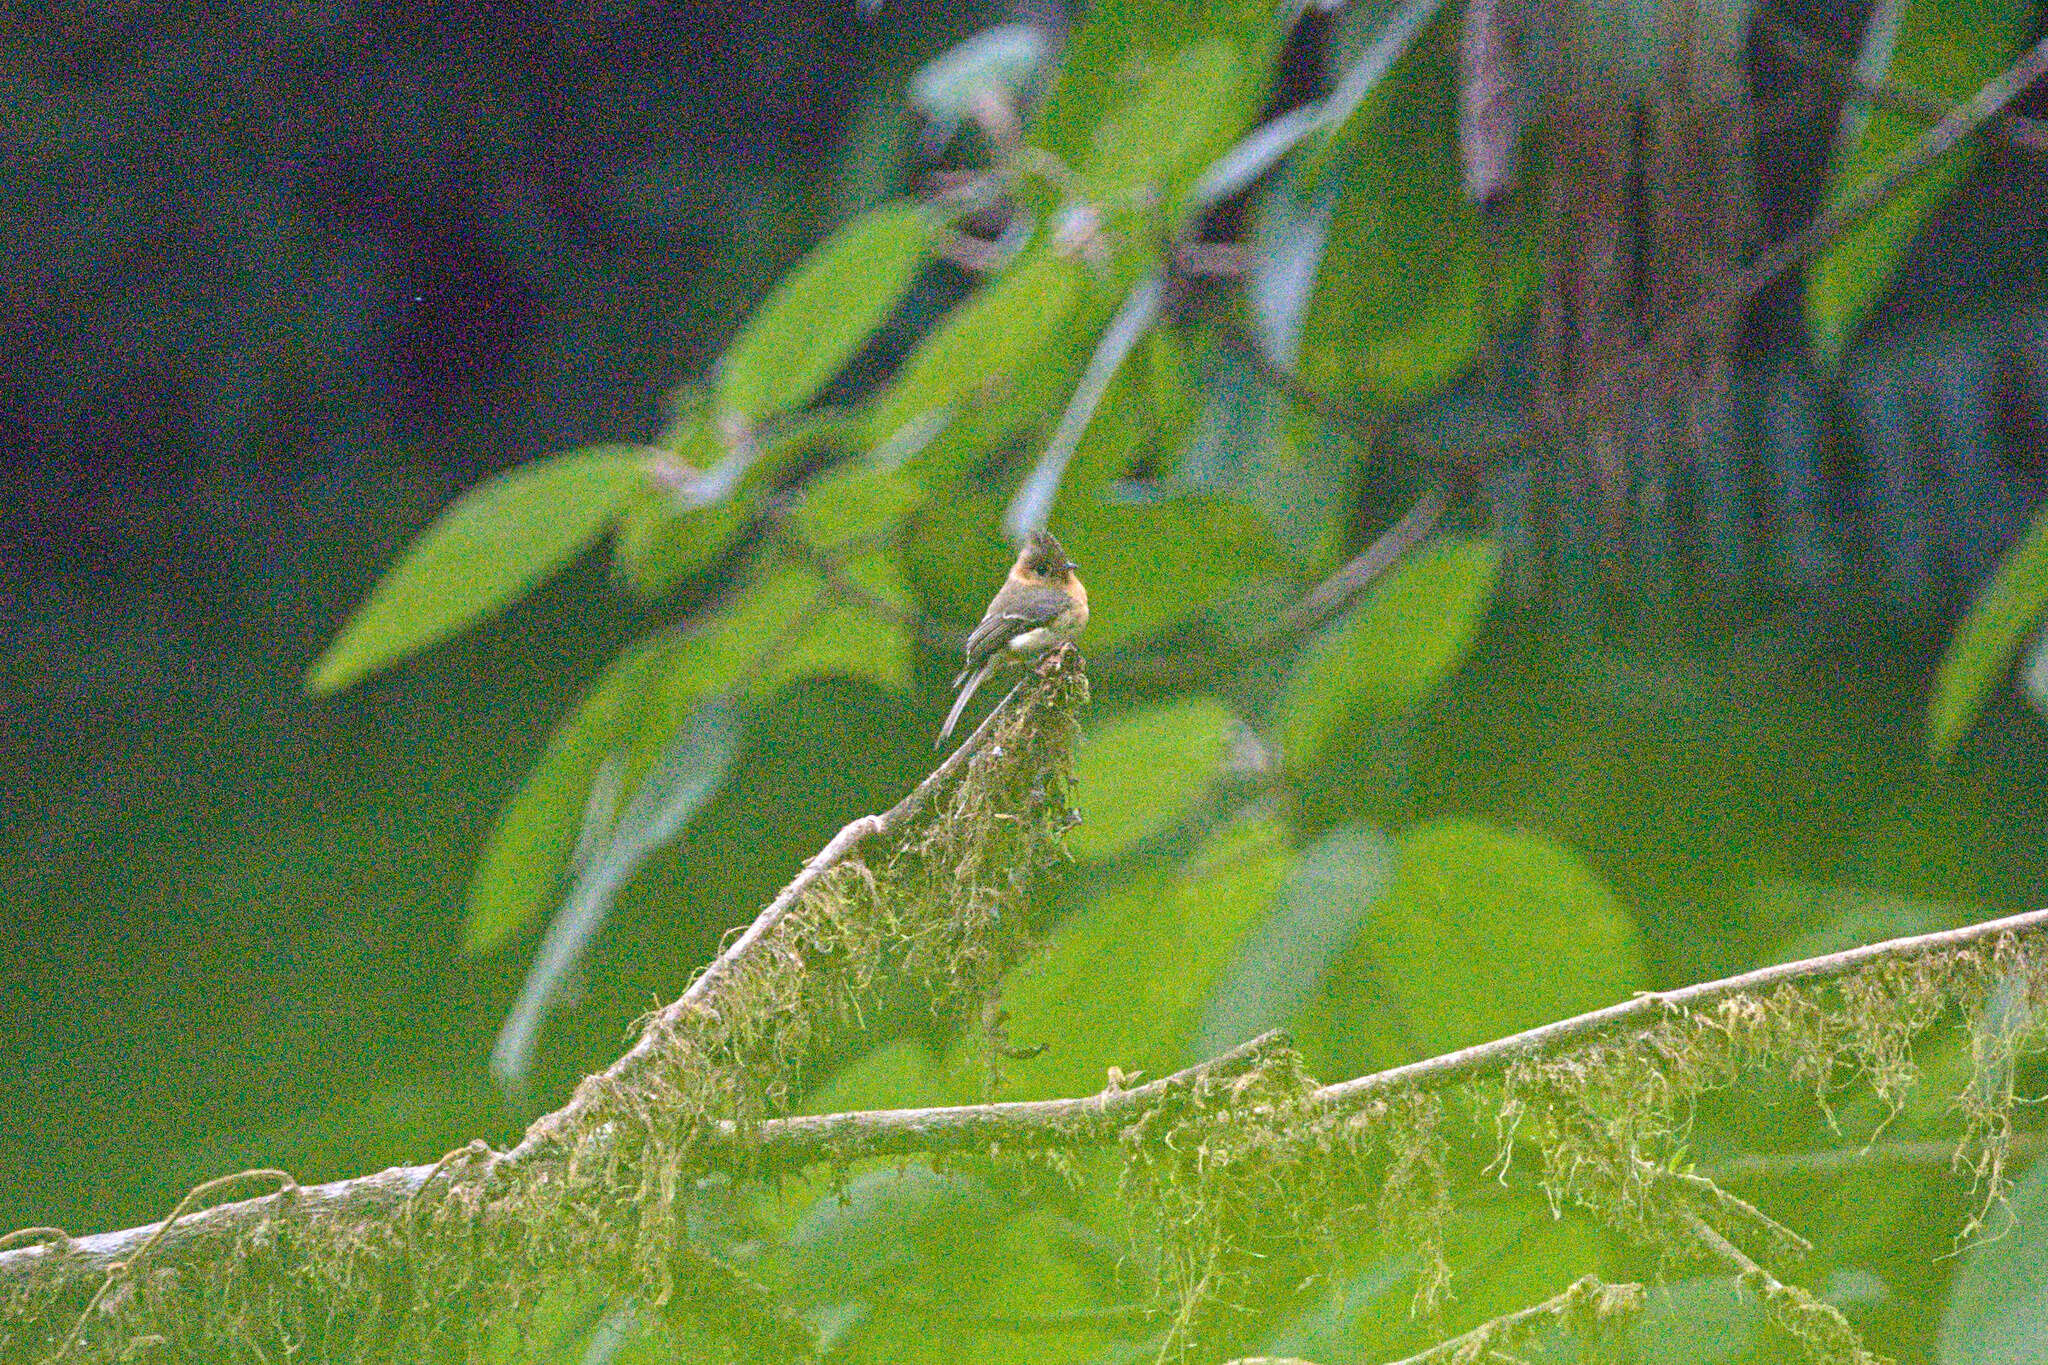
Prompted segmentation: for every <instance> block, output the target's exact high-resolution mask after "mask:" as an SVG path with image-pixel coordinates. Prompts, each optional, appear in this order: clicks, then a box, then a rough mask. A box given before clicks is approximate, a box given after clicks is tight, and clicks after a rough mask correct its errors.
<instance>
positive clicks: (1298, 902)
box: [1193, 824, 1400, 1056]
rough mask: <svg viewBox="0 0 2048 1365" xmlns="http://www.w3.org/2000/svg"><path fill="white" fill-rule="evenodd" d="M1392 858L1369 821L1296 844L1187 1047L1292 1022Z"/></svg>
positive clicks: (1225, 1044) (1355, 928)
mask: <svg viewBox="0 0 2048 1365" xmlns="http://www.w3.org/2000/svg"><path fill="white" fill-rule="evenodd" d="M1399 861H1400V851H1399V849H1398V848H1397V847H1396V846H1395V844H1394V841H1393V839H1392V838H1391V837H1389V836H1388V834H1387V833H1386V831H1384V830H1381V829H1375V828H1373V827H1372V826H1370V825H1362V824H1348V825H1339V826H1338V827H1337V828H1335V829H1333V830H1331V831H1330V832H1329V833H1328V834H1325V835H1324V836H1323V837H1322V838H1320V839H1318V840H1316V841H1315V842H1314V843H1313V844H1310V845H1309V846H1308V847H1307V848H1305V849H1303V850H1302V851H1301V856H1300V857H1299V858H1297V859H1295V861H1294V866H1293V867H1292V868H1290V869H1288V872H1287V880H1286V881H1285V882H1283V883H1282V884H1281V886H1280V890H1279V893H1278V894H1277V895H1275V896H1274V897H1273V903H1272V906H1271V907H1270V908H1269V909H1268V910H1267V912H1266V915H1265V918H1264V919H1263V920H1261V921H1260V922H1259V925H1258V927H1257V928H1255V929H1254V930H1252V932H1251V933H1249V934H1247V935H1246V936H1245V940H1244V943H1243V945H1242V947H1241V948H1240V949H1239V950H1238V954H1237V957H1236V960H1235V961H1233V962H1232V963H1231V965H1230V970H1229V971H1228V972H1226V973H1224V975H1223V976H1222V978H1221V979H1220V980H1219V981H1218V982H1217V984H1216V990H1215V993H1214V994H1213V995H1212V996H1211V997H1210V998H1209V1007H1208V1014H1207V1016H1206V1017H1205V1018H1204V1019H1203V1021H1202V1029H1201V1032H1200V1033H1199V1034H1197V1035H1196V1038H1195V1045H1194V1048H1193V1051H1194V1052H1195V1053H1197V1054H1199V1055H1201V1056H1214V1055H1215V1054H1217V1053H1219V1052H1222V1051H1224V1050H1226V1049H1228V1048H1233V1047H1236V1046H1237V1045H1238V1044H1239V1043H1242V1042H1243V1041H1244V1040H1245V1039H1247V1038H1254V1037H1257V1036H1258V1035H1259V1034H1261V1033H1263V1032H1265V1031H1266V1030H1267V1029H1271V1028H1280V1027H1283V1026H1285V1025H1287V1024H1289V1023H1291V1022H1292V1021H1293V1020H1294V1017H1295V1016H1296V1015H1297V1014H1299V1013H1300V1012H1301V1011H1302V1009H1303V1008H1304V1007H1306V1006H1307V1004H1308V1002H1309V1000H1310V999H1311V998H1313V997H1314V995H1315V993H1316V986H1317V983H1318V982H1320V981H1321V980H1322V979H1323V977H1324V976H1325V975H1326V974H1327V973H1329V971H1330V970H1331V969H1332V968H1333V967H1334V966H1335V965H1336V963H1337V962H1339V961H1340V960H1341V959H1342V958H1343V957H1344V955H1345V953H1346V952H1347V951H1349V949H1350V947H1351V944H1352V940H1353V939H1354V938H1355V937H1356V936H1357V935H1358V933H1359V931H1360V929H1361V927H1362V926H1363V925H1364V924H1365V922H1366V918H1367V916H1368V915H1370V914H1371V913H1372V909H1373V907H1374V906H1375V905H1377V904H1378V903H1379V900H1380V898H1381V897H1382V896H1384V895H1385V894H1386V893H1387V888H1388V887H1390V886H1392V885H1393V882H1394V869H1395V867H1396V866H1397V865H1398V863H1399Z"/></svg>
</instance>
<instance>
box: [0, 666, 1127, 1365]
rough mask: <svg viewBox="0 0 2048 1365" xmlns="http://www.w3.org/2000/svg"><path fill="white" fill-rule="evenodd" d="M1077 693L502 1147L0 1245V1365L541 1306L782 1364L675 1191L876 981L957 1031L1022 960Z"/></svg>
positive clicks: (777, 1336)
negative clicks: (675, 1327) (653, 1317)
mask: <svg viewBox="0 0 2048 1365" xmlns="http://www.w3.org/2000/svg"><path fill="white" fill-rule="evenodd" d="M1087 693H1088V686H1087V678H1086V675H1085V673H1084V671H1083V669H1082V666H1081V661H1080V655H1079V654H1078V652H1076V651H1075V650H1073V649H1072V648H1071V647H1067V648H1063V649H1060V650H1058V651H1055V652H1054V653H1052V654H1051V655H1049V656H1048V657H1046V658H1045V659H1044V660H1042V661H1041V662H1040V663H1039V665H1038V666H1037V668H1036V669H1035V671H1034V672H1033V673H1032V674H1031V675H1028V676H1027V677H1026V678H1025V680H1024V681H1023V682H1021V683H1020V684H1018V686H1017V687H1016V688H1015V689H1013V690H1012V691H1011V693H1010V694H1009V695H1008V696H1007V697H1005V698H1004V699H1003V700H1002V701H1001V702H1000V703H998V704H997V706H996V707H995V709H994V710H993V711H992V712H991V714H990V715H989V717H988V719H987V720H986V721H984V722H983V723H982V725H981V726H980V727H978V728H977V729H976V730H975V732H974V733H973V734H972V735H971V736H970V737H969V738H968V739H967V740H966V741H965V742H964V743H962V744H961V746H960V747H959V749H958V750H957V751H956V752H955V753H954V754H953V755H951V756H950V757H949V758H947V759H946V761H945V762H943V763H942V764H940V765H939V767H938V768H937V769H936V770H935V771H934V772H933V773H932V774H931V775H930V776H928V777H927V778H926V779H925V780H924V781H922V782H920V783H919V784H918V786H917V787H916V789H915V790H913V791H912V792H911V793H910V794H909V795H908V796H906V797H905V798H904V799H903V800H902V801H900V802H898V803H897V804H896V805H895V806H894V807H892V808H891V809H889V810H888V811H886V812H883V813H882V814H880V815H873V816H864V817H862V818H860V819H858V820H855V821H852V822H851V823H849V824H848V825H847V826H846V827H845V828H844V829H842V830H841V831H840V832H839V833H838V835H836V836H835V837H834V838H833V839H832V840H831V841H830V842H829V843H828V844H827V845H826V847H825V848H824V849H823V850H821V851H820V852H819V853H818V855H817V856H816V857H814V858H812V859H811V860H810V861H809V862H808V863H807V864H806V865H805V866H804V868H803V870H802V871H801V872H800V873H799V874H798V876H797V877H796V878H795V880H793V881H792V882H791V883H790V884H789V886H787V887H786V888H784V890H783V891H782V892H781V893H780V894H779V895H778V896H776V898H775V899H774V900H773V901H772V902H771V903H770V904H769V905H768V906H767V907H766V908H765V909H764V910H763V911H762V912H761V913H760V914H759V915H758V916H757V917H756V918H755V920H754V921H753V923H752V924H750V925H749V926H748V927H747V928H746V929H745V930H744V931H742V932H741V933H740V934H739V935H738V936H737V937H736V938H735V939H734V940H733V942H732V943H731V944H730V945H729V946H727V947H726V948H725V949H724V950H723V951H722V952H720V954H719V955H718V956H717V958H716V959H714V961H713V962H712V963H711V964H710V965H709V966H708V967H706V968H705V969H704V971H703V972H702V973H700V974H699V976H698V977H697V978H696V980H695V981H694V982H692V984H691V985H690V987H689V988H688V989H687V990H686V991H685V992H684V993H683V995H682V996H681V997H680V998H679V999H678V1000H677V1001H676V1002H674V1003H673V1004H671V1005H669V1006H666V1007H664V1008H662V1009H660V1010H657V1011H656V1012H655V1013H653V1014H652V1015H650V1016H648V1017H647V1018H646V1019H645V1020H643V1021H642V1026H641V1030H640V1035H639V1037H638V1039H637V1041H636V1042H635V1043H634V1044H633V1046H632V1047H631V1048H630V1049H629V1050H628V1051H627V1052H626V1053H625V1054H624V1055H623V1056H621V1057H620V1058H619V1059H618V1061H616V1062H615V1063H613V1064H612V1065H611V1066H610V1067H608V1068H606V1069H605V1070H604V1071H603V1072H601V1073H598V1074H597V1075H594V1076H590V1077H587V1078H586V1079H585V1080H584V1081H583V1082H582V1083H581V1084H580V1085H579V1086H578V1087H577V1089H576V1092H575V1094H574V1096H573V1097H572V1098H571V1100H570V1101H569V1103H568V1104H567V1105H565V1106H564V1107H563V1108H561V1109H560V1110H557V1111H556V1112H554V1113H552V1114H549V1115H547V1116H545V1117H543V1118H542V1119H540V1120H538V1121H537V1122H535V1123H534V1124H533V1125H532V1126H531V1127H530V1128H529V1129H528V1131H527V1133H526V1135H525V1136H524V1137H523V1138H522V1139H521V1141H520V1142H519V1143H518V1144H517V1145H515V1146H514V1147H513V1148H512V1149H511V1150H509V1151H507V1152H503V1153H500V1152H496V1151H494V1150H492V1149H491V1148H490V1146H489V1145H488V1144H486V1143H483V1142H481V1141H478V1142H474V1143H471V1144H470V1145H469V1146H467V1147H464V1148H459V1149H457V1150H455V1151H452V1152H450V1153H448V1154H447V1155H446V1156H444V1157H443V1158H442V1159H441V1160H440V1161H438V1162H435V1163H432V1164H430V1165H423V1166H413V1167H394V1168H391V1169H389V1170H385V1171H381V1172H378V1173H376V1174H374V1175H369V1176H362V1177H358V1178H354V1179H349V1180H340V1181H334V1182H331V1183H329V1184H325V1185H319V1186H312V1187H300V1186H298V1185H296V1184H294V1183H290V1181H289V1177H285V1183H284V1186H283V1188H282V1189H280V1190H279V1192H278V1193H276V1194H273V1195H269V1196H266V1197H264V1198H260V1199H243V1200H236V1201H234V1202H230V1203H224V1204H219V1205H216V1206H214V1207H210V1208H208V1207H201V1206H202V1205H203V1204H204V1202H205V1199H206V1198H207V1197H211V1196H212V1195H213V1194H216V1193H225V1192H226V1191H225V1190H221V1189H217V1186H218V1182H210V1183H209V1185H208V1186H206V1187H202V1190H203V1192H202V1191H195V1192H194V1195H193V1196H191V1197H188V1200H187V1201H186V1202H185V1203H182V1204H181V1205H180V1207H179V1209H178V1210H177V1211H176V1213H174V1214H173V1216H172V1217H171V1218H169V1219H166V1220H164V1221H163V1222H160V1223H156V1224H152V1225H150V1226H148V1227H143V1228H135V1229H129V1230H126V1231H122V1232H113V1233H102V1234H98V1235H94V1236H90V1237H82V1238H71V1237H69V1236H67V1235H65V1234H64V1233H63V1232H61V1231H60V1230H56V1229H37V1230H34V1231H33V1235H32V1240H31V1238H30V1237H19V1238H14V1239H9V1241H8V1242H0V1358H6V1359H35V1360H45V1361H52V1360H64V1361H77V1360H81V1359H90V1360H116V1359H125V1358H126V1357H127V1355H128V1354H130V1353H132V1350H133V1349H135V1348H136V1347H137V1346H138V1344H140V1343H147V1342H151V1341H167V1342H178V1343H180V1344H181V1346H190V1347H193V1348H195V1349H196V1348H197V1347H199V1346H200V1345H202V1344H205V1343H218V1344H219V1346H220V1352H219V1354H218V1357H217V1358H220V1359H240V1358H250V1359H257V1358H269V1357H267V1356H265V1355H264V1350H265V1348H263V1347H262V1346H261V1345H260V1343H261V1342H263V1341H266V1340H271V1341H275V1340H292V1341H297V1342H299V1343H301V1344H305V1343H307V1342H319V1343H323V1345H321V1346H320V1347H316V1348H312V1349H315V1350H316V1353H318V1354H321V1355H323V1357H331V1358H337V1359H357V1358H363V1359H418V1358H423V1357H425V1356H428V1355H432V1356H434V1357H436V1358H439V1357H440V1356H441V1355H443V1354H447V1353H451V1352H452V1353H454V1354H456V1355H458V1356H461V1355H464V1354H472V1355H473V1354H474V1353H475V1352H476V1351H477V1350H479V1349H481V1347H482V1343H483V1341H484V1339H485V1338H486V1337H487V1336H488V1335H489V1334H490V1333H491V1332H492V1331H493V1330H497V1329H502V1328H504V1327H505V1326H506V1325H507V1323H508V1322H510V1321H517V1320H518V1318H517V1315H518V1314H520V1313H522V1312H530V1311H531V1309H532V1308H533V1306H534V1304H535V1302H536V1301H537V1300H538V1299H539V1298H540V1297H542V1296H543V1295H545V1294H546V1293H548V1292H551V1291H555V1290H563V1289H570V1290H575V1289H581V1290H583V1291H585V1292H590V1293H594V1294H597V1295H599V1296H607V1295H613V1294H616V1295H621V1296H624V1297H628V1298H631V1299H632V1300H633V1301H635V1302H636V1303H637V1304H639V1305H640V1306H641V1308H642V1309H643V1310H644V1311H647V1312H652V1313H658V1314H661V1315H663V1316H665V1317H667V1318H669V1319H671V1320H684V1321H688V1320H703V1319H705V1318H707V1317H709V1318H713V1319H723V1327H724V1330H725V1331H727V1332H728V1333H729V1334H730V1335H732V1336H733V1338H734V1339H735V1340H739V1339H752V1340H754V1341H757V1342H758V1341H762V1340H780V1341H783V1342H785V1343H787V1342H788V1341H789V1340H790V1336H789V1332H790V1330H791V1328H790V1323H789V1322H788V1321H787V1320H785V1319H784V1317H782V1316H780V1315H778V1314H776V1313H774V1312H772V1311H770V1308H769V1307H768V1306H766V1305H768V1304H770V1302H771V1301H770V1300H767V1299H765V1298H763V1296H761V1295H759V1294H756V1293H753V1292H752V1291H751V1290H750V1282H749V1280H748V1279H747V1277H746V1276H745V1275H744V1273H743V1272H741V1271H739V1270H738V1269H737V1268H736V1267H731V1266H726V1265H724V1264H723V1263H722V1261H721V1260H720V1258H719V1257H718V1256H717V1255H716V1254H715V1253H712V1252H707V1251H706V1250H705V1249H704V1248H701V1247H696V1246H693V1245H692V1244H691V1233H690V1228H689V1224H688V1214H689V1208H690V1203H691V1200H692V1199H693V1198H694V1194H693V1191H694V1190H695V1189H696V1186H697V1182H698V1181H699V1180H700V1179H701V1178H702V1177H704V1176H705V1175H707V1174H709V1173H710V1172H712V1171H713V1170H715V1169H717V1167H716V1166H715V1165H714V1164H712V1157H713V1154H714V1153H716V1152H723V1153H725V1156H724V1157H723V1158H721V1160H723V1161H724V1162H726V1163H730V1162H732V1161H733V1160H734V1159H735V1153H737V1152H739V1151H741V1150H743V1148H744V1147H745V1145H746V1144H744V1143H738V1144H736V1143H735V1142H734V1140H733V1138H734V1135H735V1134H743V1133H745V1132H746V1131H748V1130H750V1129H751V1128H753V1127H754V1126H756V1125H758V1124H759V1123H760V1122H762V1121H763V1120H765V1119H767V1118H769V1117H771V1116H772V1115H774V1114H776V1113H779V1112H781V1111H782V1110H783V1109H784V1108H785V1107H786V1099H787V1095H788V1092H789V1087H790V1085H791V1083H792V1077H793V1074H794V1071H795V1068H796V1067H797V1066H798V1065H799V1064H800V1062H801V1060H802V1058H803V1056H804V1055H805V1053H806V1051H807V1050H808V1049H809V1048H810V1047H811V1046H813V1045H814V1044H815V1042H816V1041H817V1038H818V1037H819V1035H820V1034H821V1033H822V1032H824V1031H825V1030H826V1029H827V1028H829V1027H845V1026H851V1025H853V1024H854V1023H856V1022H857V1020H858V1019H859V1017H860V1012H861V1009H862V1003H861V1002H862V1000H863V998H864V997H865V996H866V995H867V994H868V993H869V992H870V991H871V990H872V988H873V987H874V986H875V984H876V983H877V981H878V980H879V979H881V978H883V977H884V976H885V975H887V976H904V977H908V978H910V979H912V980H916V981H920V982H922V983H923V984H924V985H925V986H926V987H927V988H928V989H929V991H930V993H931V994H932V996H933V998H934V1000H935V1002H936V1003H935V1007H938V1006H945V1007H947V1008H958V1007H959V1006H960V1004H961V1002H962V1001H963V1000H964V1001H967V1002H969V1003H972V1002H973V1001H975V1000H976V999H978V998H982V997H985V996H986V995H987V993H988V992H989V991H991V990H992V989H993V988H994V985H995V983H996V982H997V981H998V980H1000V978H1001V977H1002V976H1003V975H1004V974H1005V973H1006V972H1007V971H1008V970H1009V969H1010V968H1011V967H1012V966H1014V965H1015V964H1016V963H1017V962H1018V961H1019V960H1021V958H1022V957H1023V955H1024V954H1025V953H1026V952H1028V951H1029V949H1030V947H1031V944H1032V931H1031V928H1030V925H1031V922H1032V914H1031V897H1032V895H1033V890H1034V887H1035V885H1036V884H1037V882H1038V876H1037V874H1038V873H1040V872H1041V871H1043V870H1044V869H1046V868H1047V867H1049V866H1050V865H1052V864H1054V863H1056V862H1057V861H1059V860H1060V859H1061V858H1062V857H1063V856H1064V855H1063V850H1062V847H1061V842H1060V839H1061V835H1062V834H1063V832H1064V830H1065V828H1066V827H1067V825H1068V824H1069V823H1071V819H1072V813H1071V810H1070V807H1069V805H1068V799H1067V784H1068V782H1069V780H1070V772H1071V764H1072V746H1073V740H1074V736H1075V734H1076V732H1077V722H1076V720H1075V713H1076V711H1077V710H1078V708H1079V707H1080V706H1081V705H1082V704H1083V703H1084V702H1085V701H1086V699H1087ZM14 1243H27V1244H24V1245H16V1244H14ZM482 1286H489V1287H490V1289H491V1293H490V1295H489V1303H488V1305H484V1304H480V1302H479V1301H478V1300H477V1298H476V1294H477V1293H478V1291H479V1289H480V1287H482ZM750 1303H751V1304H754V1305H755V1306H756V1307H760V1308H761V1312H759V1313H753V1312H750V1311H748V1310H747V1307H746V1306H747V1305H748V1304H750ZM721 1305H723V1306H722V1307H721ZM251 1343H257V1344H255V1345H251ZM789 1354H790V1353H789V1352H784V1357H785V1358H786V1357H788V1355H789ZM798 1354H801V1352H798Z"/></svg>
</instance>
